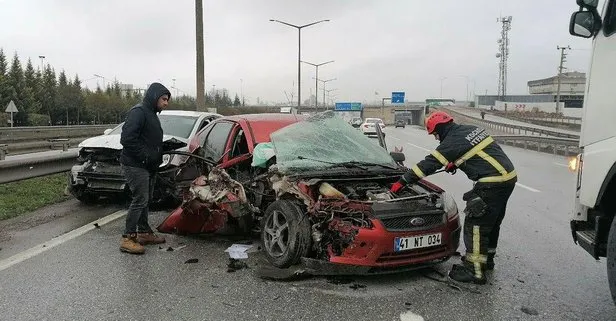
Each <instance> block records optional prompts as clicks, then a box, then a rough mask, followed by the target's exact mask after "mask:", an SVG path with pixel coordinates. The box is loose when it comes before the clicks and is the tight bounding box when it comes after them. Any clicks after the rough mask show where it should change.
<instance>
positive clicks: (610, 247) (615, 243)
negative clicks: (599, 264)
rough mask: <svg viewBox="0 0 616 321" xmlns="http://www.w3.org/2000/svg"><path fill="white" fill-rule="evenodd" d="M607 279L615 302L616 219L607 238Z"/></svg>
mask: <svg viewBox="0 0 616 321" xmlns="http://www.w3.org/2000/svg"><path fill="white" fill-rule="evenodd" d="M607 279H608V283H609V285H610V292H611V293H612V301H614V303H615V304H616V219H613V220H612V226H611V227H610V234H609V236H608V238H607Z"/></svg>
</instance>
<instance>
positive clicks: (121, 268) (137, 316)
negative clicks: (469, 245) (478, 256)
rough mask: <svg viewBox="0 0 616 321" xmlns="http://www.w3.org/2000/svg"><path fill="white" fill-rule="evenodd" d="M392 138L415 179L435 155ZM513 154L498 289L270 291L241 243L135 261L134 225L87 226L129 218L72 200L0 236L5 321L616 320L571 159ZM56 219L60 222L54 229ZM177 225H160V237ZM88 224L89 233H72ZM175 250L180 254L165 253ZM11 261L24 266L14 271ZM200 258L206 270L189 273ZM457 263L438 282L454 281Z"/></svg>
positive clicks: (415, 286) (217, 242)
mask: <svg viewBox="0 0 616 321" xmlns="http://www.w3.org/2000/svg"><path fill="white" fill-rule="evenodd" d="M386 132H387V141H388V145H389V148H390V149H393V147H394V146H402V147H404V152H405V154H406V156H407V162H406V163H407V165H408V166H409V167H410V166H411V165H412V164H413V163H414V162H416V161H418V160H420V159H422V158H423V157H424V155H426V154H427V153H428V151H429V150H430V149H432V148H434V147H435V146H436V143H437V142H436V141H435V140H434V139H433V138H432V137H431V136H428V135H426V133H425V131H423V130H421V129H418V128H413V127H406V128H404V129H402V128H398V129H394V128H387V129H386ZM504 149H505V150H506V152H507V153H508V154H509V155H510V157H511V158H512V160H513V161H514V163H515V165H516V166H517V171H518V173H519V176H520V179H519V183H520V184H519V186H518V187H517V188H516V190H515V191H514V194H513V195H512V197H511V201H510V203H509V207H508V214H507V217H506V218H505V221H504V223H503V227H502V229H501V231H502V232H501V235H502V237H501V243H500V246H499V253H498V255H497V258H496V264H497V265H496V270H495V271H493V272H492V273H491V274H489V284H488V285H484V286H463V287H461V288H456V287H451V286H450V285H449V284H447V283H444V282H439V281H442V278H441V276H440V275H439V273H437V272H435V271H430V270H426V271H418V272H413V273H404V274H397V275H389V276H378V277H353V278H350V279H343V280H340V279H338V280H337V281H338V282H334V281H332V280H330V279H327V278H320V277H319V278H317V277H313V278H309V279H306V280H297V281H289V282H274V281H265V280H263V279H260V278H259V277H257V276H256V271H257V269H258V268H259V267H260V266H263V264H262V261H261V260H262V256H261V254H260V253H259V252H253V253H250V254H249V259H248V260H247V261H246V262H247V263H248V268H245V269H241V270H237V271H235V272H228V268H227V264H228V262H229V261H228V260H229V259H228V255H227V253H225V252H224V250H225V249H226V248H227V247H228V246H230V245H231V244H233V243H235V242H239V241H242V240H239V239H234V238H233V237H230V236H209V237H199V238H197V237H181V236H169V235H168V236H167V239H168V243H167V244H165V245H164V247H162V248H160V249H159V247H158V246H149V247H148V250H147V253H146V254H145V255H143V256H132V255H127V254H124V253H121V252H120V251H119V250H118V246H119V235H120V233H121V232H122V229H123V224H124V220H123V217H120V218H118V219H116V220H114V221H111V222H109V223H107V224H104V222H101V225H100V228H94V227H92V225H91V224H88V223H87V222H92V221H93V220H96V219H98V218H102V217H105V216H106V215H108V214H110V213H112V212H115V211H116V210H117V208H110V207H109V206H97V207H86V206H81V205H78V204H76V203H74V202H73V203H70V202H69V203H66V204H62V205H60V206H56V207H51V208H47V209H45V210H43V211H40V212H39V213H32V214H30V215H28V216H26V217H24V218H18V219H14V220H12V221H10V222H9V223H4V224H5V225H0V231H3V232H4V233H2V234H0V247H1V248H2V250H0V293H1V295H0V311H1V312H0V319H2V320H120V319H122V320H298V319H301V320H614V319H616V308H615V307H614V304H613V303H612V301H611V298H610V294H609V290H608V286H607V283H606V267H605V262H604V261H601V262H595V261H594V260H593V259H592V258H591V257H590V256H589V255H588V254H587V253H586V252H584V251H583V250H582V249H581V248H579V247H578V246H577V245H575V244H573V241H572V239H571V236H570V233H569V230H568V220H569V215H570V209H571V205H572V202H573V183H574V180H575V177H574V175H573V174H572V173H570V172H568V170H567V168H566V165H565V164H566V160H565V159H564V158H562V157H557V156H552V155H548V154H540V153H536V152H531V151H525V150H522V149H517V148H513V147H508V146H505V147H504ZM430 180H431V181H433V182H435V183H437V184H439V185H440V186H442V187H443V188H445V189H446V190H448V191H450V192H452V193H454V195H455V197H456V200H457V201H458V204H459V206H460V207H462V205H463V202H462V200H461V197H462V194H463V193H464V192H466V191H467V190H468V189H470V187H471V183H470V182H469V181H468V180H467V179H466V177H465V175H464V174H463V173H462V172H461V171H459V172H458V173H457V174H456V175H454V176H451V175H450V174H446V173H442V174H437V175H434V176H433V177H430ZM121 214H122V212H119V215H121ZM53 215H56V216H60V217H61V218H59V219H50V217H53ZM166 215H167V213H165V212H155V213H153V214H152V217H151V223H152V225H153V226H156V224H157V223H159V222H160V221H161V220H162V219H163V218H164V217H165V216H166ZM41 217H42V218H43V219H39V218H41ZM44 218H47V219H44ZM23 222H26V223H23ZM27 222H30V224H27ZM22 223H23V224H22ZM84 224H85V225H86V228H85V229H84V228H82V229H78V230H76V231H73V230H74V229H75V228H77V227H79V226H82V225H84ZM6 226H9V227H10V228H8V229H7V228H6ZM5 229H7V230H8V232H5ZM68 231H73V232H70V233H69V234H68V235H67V237H66V241H64V242H54V243H50V242H48V243H45V245H46V247H45V248H43V247H42V246H36V247H35V248H34V250H29V251H28V250H27V249H30V248H32V247H33V246H35V245H36V244H40V243H41V242H45V241H48V240H50V239H51V238H53V237H56V236H58V235H60V234H62V233H65V232H68ZM62 240H65V239H64V238H63V239H62ZM169 246H171V247H174V248H176V250H174V251H167V248H168V247H169ZM182 246H185V247H182ZM253 246H254V247H255V248H256V247H258V244H257V243H256V242H255V243H254V244H253ZM178 247H180V248H178ZM24 251H25V252H24ZM39 252H40V253H39ZM15 255H17V256H15ZM9 257H12V258H17V259H18V261H16V263H14V264H13V263H10V262H8V258H9ZM26 257H28V258H27V259H24V258H26ZM22 259H24V260H22ZM189 259H198V262H197V263H185V262H186V261H187V260H189ZM455 262H457V259H456V258H454V259H452V260H450V261H449V262H446V263H444V264H442V265H441V266H439V267H438V268H437V270H438V271H439V272H441V273H446V272H447V271H448V269H449V268H450V267H451V264H453V263H455ZM3 266H4V267H3ZM336 283H341V284H336Z"/></svg>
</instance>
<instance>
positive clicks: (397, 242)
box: [394, 233, 441, 252]
mask: <svg viewBox="0 0 616 321" xmlns="http://www.w3.org/2000/svg"><path fill="white" fill-rule="evenodd" d="M437 245H441V233H435V234H426V235H418V236H411V237H396V238H395V239H394V251H395V252H400V251H406V250H413V249H420V248H423V247H430V246H437Z"/></svg>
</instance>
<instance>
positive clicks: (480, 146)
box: [455, 136, 494, 167]
mask: <svg viewBox="0 0 616 321" xmlns="http://www.w3.org/2000/svg"><path fill="white" fill-rule="evenodd" d="M492 142H494V139H493V138H492V137H491V136H488V137H487V138H486V139H484V140H482V141H481V143H479V144H477V145H475V147H473V148H472V149H471V150H469V151H468V152H466V154H464V155H462V157H460V158H458V159H457V160H456V162H455V164H456V166H458V167H459V166H460V164H462V163H464V162H466V161H467V160H469V159H470V158H471V157H473V156H475V155H477V153H479V152H480V151H482V150H483V149H484V148H486V147H487V146H488V145H490V144H491V143H492Z"/></svg>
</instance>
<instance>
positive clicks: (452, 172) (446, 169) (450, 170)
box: [445, 162, 458, 175]
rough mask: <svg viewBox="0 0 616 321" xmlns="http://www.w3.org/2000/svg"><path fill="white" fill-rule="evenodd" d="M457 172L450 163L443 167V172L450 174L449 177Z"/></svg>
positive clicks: (454, 165)
mask: <svg viewBox="0 0 616 321" xmlns="http://www.w3.org/2000/svg"><path fill="white" fill-rule="evenodd" d="M457 170H458V168H457V167H456V164H455V163H451V162H450V163H449V164H447V166H445V172H447V173H451V175H453V174H455V173H456V171H457Z"/></svg>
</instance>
